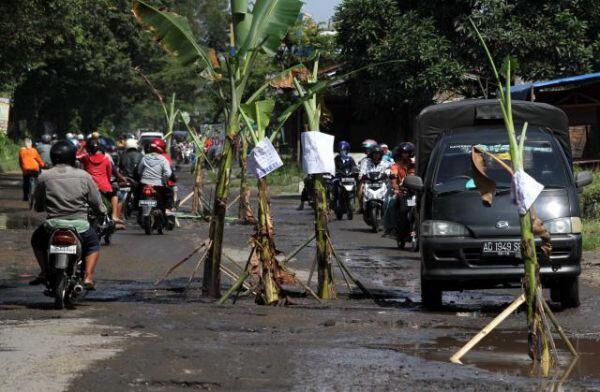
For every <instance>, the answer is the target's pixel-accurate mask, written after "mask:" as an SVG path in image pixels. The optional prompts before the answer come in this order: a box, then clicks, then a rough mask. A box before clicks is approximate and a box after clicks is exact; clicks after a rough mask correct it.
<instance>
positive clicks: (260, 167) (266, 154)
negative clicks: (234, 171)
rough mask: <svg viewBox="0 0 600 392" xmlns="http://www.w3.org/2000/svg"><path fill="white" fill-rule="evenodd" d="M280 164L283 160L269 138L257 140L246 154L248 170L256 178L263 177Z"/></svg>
mask: <svg viewBox="0 0 600 392" xmlns="http://www.w3.org/2000/svg"><path fill="white" fill-rule="evenodd" d="M281 166H283V162H282V161H281V158H280V157H279V154H277V151H276V150H275V147H273V144H271V141H270V140H269V138H264V139H263V140H261V141H260V142H258V144H257V145H256V146H254V148H253V149H252V151H251V152H250V154H249V155H248V170H249V171H250V172H252V173H254V174H255V175H256V177H258V178H263V177H264V176H266V175H267V174H269V173H271V172H272V171H274V170H276V169H279V168H280V167H281Z"/></svg>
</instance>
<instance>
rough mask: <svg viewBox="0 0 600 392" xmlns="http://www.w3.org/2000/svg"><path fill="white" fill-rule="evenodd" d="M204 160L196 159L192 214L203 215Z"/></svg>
mask: <svg viewBox="0 0 600 392" xmlns="http://www.w3.org/2000/svg"><path fill="white" fill-rule="evenodd" d="M202 163H203V162H202V159H200V157H197V158H196V165H195V166H194V191H193V192H194V193H193V196H192V214H202V213H203V212H204V211H203V207H202V188H203V187H204V173H203V170H202Z"/></svg>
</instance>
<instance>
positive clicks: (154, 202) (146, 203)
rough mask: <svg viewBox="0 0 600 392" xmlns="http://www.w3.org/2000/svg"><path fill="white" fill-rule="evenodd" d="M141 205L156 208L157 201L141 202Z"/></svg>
mask: <svg viewBox="0 0 600 392" xmlns="http://www.w3.org/2000/svg"><path fill="white" fill-rule="evenodd" d="M140 205H141V206H150V207H155V206H156V200H140Z"/></svg>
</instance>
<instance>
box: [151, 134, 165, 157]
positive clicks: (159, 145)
mask: <svg viewBox="0 0 600 392" xmlns="http://www.w3.org/2000/svg"><path fill="white" fill-rule="evenodd" d="M150 150H151V151H154V152H157V153H159V154H163V153H164V152H165V151H166V150H167V143H165V141H164V140H162V139H161V138H156V139H154V140H152V142H151V143H150Z"/></svg>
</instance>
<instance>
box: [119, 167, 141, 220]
mask: <svg viewBox="0 0 600 392" xmlns="http://www.w3.org/2000/svg"><path fill="white" fill-rule="evenodd" d="M137 186H138V183H137V182H136V181H135V180H133V179H132V178H129V177H127V183H125V184H122V186H120V187H119V192H120V193H121V197H122V200H123V218H124V219H130V218H131V216H132V214H133V212H134V211H135V210H136V206H135V193H136V188H137Z"/></svg>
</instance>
